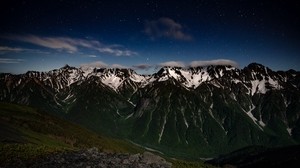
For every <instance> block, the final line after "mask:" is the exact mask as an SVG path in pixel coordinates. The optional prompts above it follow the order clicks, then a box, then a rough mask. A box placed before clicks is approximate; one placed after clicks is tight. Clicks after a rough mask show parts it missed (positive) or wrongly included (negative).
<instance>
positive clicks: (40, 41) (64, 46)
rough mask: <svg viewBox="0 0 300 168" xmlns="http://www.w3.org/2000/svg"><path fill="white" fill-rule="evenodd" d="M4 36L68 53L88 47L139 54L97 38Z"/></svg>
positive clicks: (110, 52)
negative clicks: (107, 43)
mask: <svg viewBox="0 0 300 168" xmlns="http://www.w3.org/2000/svg"><path fill="white" fill-rule="evenodd" d="M4 38H6V39H11V40H16V41H22V42H27V43H31V44H34V45H38V46H42V47H46V48H50V49H55V50H58V51H66V52H68V53H76V52H78V51H79V50H80V49H81V48H88V49H91V50H96V51H98V52H100V53H106V54H111V55H115V56H133V55H137V52H134V51H131V50H128V49H125V48H123V47H122V46H121V45H106V44H103V43H100V42H99V41H97V40H86V39H79V38H70V37H40V36H35V35H23V36H21V35H10V36H5V37H4Z"/></svg>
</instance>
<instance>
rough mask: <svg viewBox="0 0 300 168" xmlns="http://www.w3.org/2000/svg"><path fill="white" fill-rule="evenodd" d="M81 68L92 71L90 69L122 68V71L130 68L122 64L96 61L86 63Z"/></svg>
mask: <svg viewBox="0 0 300 168" xmlns="http://www.w3.org/2000/svg"><path fill="white" fill-rule="evenodd" d="M80 67H81V68H83V69H90V68H120V69H126V68H128V67H127V66H124V65H120V64H111V65H109V64H107V63H105V62H103V61H95V62H91V63H85V64H81V65H80Z"/></svg>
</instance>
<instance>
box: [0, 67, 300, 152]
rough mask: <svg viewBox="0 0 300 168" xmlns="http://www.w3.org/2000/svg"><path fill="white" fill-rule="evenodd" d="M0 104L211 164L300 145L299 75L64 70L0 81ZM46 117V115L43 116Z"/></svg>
mask: <svg viewBox="0 0 300 168" xmlns="http://www.w3.org/2000/svg"><path fill="white" fill-rule="evenodd" d="M0 82H1V83H0V100H1V101H5V102H15V103H21V104H27V105H32V106H35V107H39V108H42V109H46V110H48V109H51V110H52V111H54V112H55V114H56V115H59V116H61V117H65V118H67V119H69V120H72V121H74V122H77V123H80V124H82V125H84V126H86V127H88V128H90V129H93V130H96V131H99V132H104V133H107V134H110V135H113V136H120V137H125V138H129V139H131V140H132V141H134V142H137V143H139V144H143V145H146V146H148V147H151V148H155V149H159V150H161V151H163V152H167V153H168V151H170V149H172V152H169V154H170V155H177V156H184V155H192V156H207V157H208V156H214V155H216V154H219V153H224V152H228V151H232V150H235V149H238V148H241V147H245V146H249V145H268V146H278V145H287V144H295V143H299V141H300V120H299V117H300V91H299V88H300V73H299V72H296V71H293V70H289V71H285V72H284V71H278V72H275V71H272V70H271V69H269V68H267V67H265V66H263V65H261V64H256V63H252V64H250V65H248V66H247V67H245V68H244V69H237V68H234V67H231V66H207V67H195V68H187V69H185V68H178V67H163V68H162V69H160V70H159V71H158V72H157V73H155V74H153V75H149V76H144V75H139V74H137V73H136V72H134V71H133V70H130V69H82V68H74V67H70V66H65V67H63V68H60V69H57V70H53V71H49V72H32V71H31V72H27V73H26V74H21V75H12V74H0ZM48 111H49V110H48Z"/></svg>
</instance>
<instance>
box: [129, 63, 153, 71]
mask: <svg viewBox="0 0 300 168" xmlns="http://www.w3.org/2000/svg"><path fill="white" fill-rule="evenodd" d="M132 68H133V69H134V70H146V71H147V70H149V69H150V68H152V65H149V64H138V65H133V66H132Z"/></svg>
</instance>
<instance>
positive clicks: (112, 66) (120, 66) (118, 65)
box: [109, 64, 128, 69]
mask: <svg viewBox="0 0 300 168" xmlns="http://www.w3.org/2000/svg"><path fill="white" fill-rule="evenodd" d="M109 67H110V68H119V69H127V68H128V67H127V66H124V65H120V64H112V65H110V66H109Z"/></svg>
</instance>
